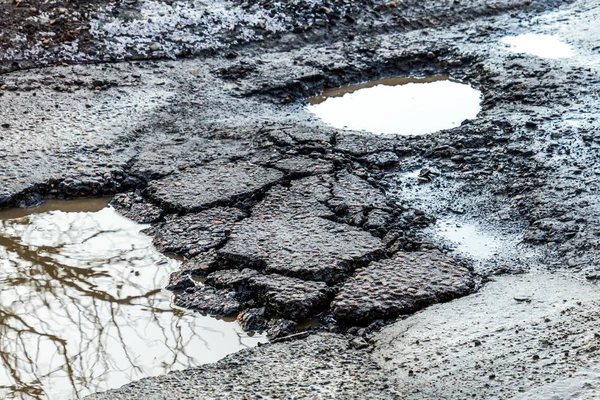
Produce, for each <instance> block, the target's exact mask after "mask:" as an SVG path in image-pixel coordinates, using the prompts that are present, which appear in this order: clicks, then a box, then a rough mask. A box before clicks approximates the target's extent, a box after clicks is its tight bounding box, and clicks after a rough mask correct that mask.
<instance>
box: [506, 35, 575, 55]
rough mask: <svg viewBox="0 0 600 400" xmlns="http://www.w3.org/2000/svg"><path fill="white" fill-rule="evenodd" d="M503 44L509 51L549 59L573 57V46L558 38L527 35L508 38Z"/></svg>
mask: <svg viewBox="0 0 600 400" xmlns="http://www.w3.org/2000/svg"><path fill="white" fill-rule="evenodd" d="M502 43H504V44H505V45H506V46H507V49H508V50H509V51H512V52H514V53H524V54H530V55H533V56H537V57H541V58H549V59H559V58H570V57H573V55H574V54H573V50H572V49H571V46H569V45H568V44H566V43H564V42H562V41H561V40H560V39H559V38H558V37H557V36H552V35H540V34H536V33H527V34H524V35H518V36H507V37H505V38H503V39H502Z"/></svg>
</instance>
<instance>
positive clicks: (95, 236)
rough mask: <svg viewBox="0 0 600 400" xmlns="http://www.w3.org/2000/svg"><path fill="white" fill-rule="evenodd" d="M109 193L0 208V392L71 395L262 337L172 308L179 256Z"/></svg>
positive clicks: (189, 363) (209, 358)
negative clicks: (126, 214) (157, 243)
mask: <svg viewBox="0 0 600 400" xmlns="http://www.w3.org/2000/svg"><path fill="white" fill-rule="evenodd" d="M108 200H109V199H97V200H96V199H90V200H84V201H70V202H68V201H50V202H47V203H45V204H44V205H43V206H42V207H39V208H32V209H27V210H20V209H18V210H14V209H9V210H6V211H2V212H0V220H1V221H0V227H1V229H0V252H1V253H2V254H1V257H2V277H1V279H0V280H1V281H2V295H1V299H2V300H1V303H2V304H1V307H0V308H1V312H0V314H1V316H2V318H1V321H0V326H1V330H2V335H1V339H0V348H1V349H2V357H1V359H2V360H3V361H2V364H1V365H0V370H1V371H2V372H1V373H0V376H2V378H1V379H0V396H2V397H6V398H15V399H16V398H24V399H29V398H39V399H55V398H79V397H81V396H84V395H86V394H89V393H93V392H96V391H101V390H107V389H110V388H115V387H119V386H121V385H123V384H125V383H128V382H131V381H132V380H135V379H140V378H142V377H145V376H154V375H158V374H162V373H166V372H169V371H174V370H179V369H184V368H190V367H194V366H198V365H201V364H205V363H209V362H214V361H216V360H218V359H220V358H222V357H224V356H225V355H227V354H230V353H232V352H235V351H238V350H240V349H243V348H248V347H251V346H254V345H256V344H257V343H260V342H263V341H264V337H262V336H261V335H255V336H254V337H249V336H247V335H246V334H244V333H243V332H242V331H241V328H240V327H239V326H238V325H237V323H236V322H226V321H223V320H216V319H213V318H210V317H202V316H199V315H192V314H191V313H190V312H186V311H183V310H181V309H178V308H176V307H174V306H172V305H171V297H172V295H171V294H170V292H167V291H165V290H161V289H162V287H163V286H164V285H165V283H166V282H167V280H168V276H169V274H170V273H171V272H172V271H174V270H176V269H177V268H178V264H179V262H178V261H176V260H173V259H169V258H166V257H165V256H163V255H161V254H160V253H158V252H157V251H156V250H154V248H153V247H152V245H151V241H150V238H148V237H147V236H145V235H143V234H141V233H139V231H140V229H141V228H142V227H143V226H140V225H137V224H135V223H133V222H131V221H129V220H127V219H125V218H123V217H121V216H119V215H118V214H117V213H115V211H114V210H112V209H111V208H108V207H107V203H108Z"/></svg>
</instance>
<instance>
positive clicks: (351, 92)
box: [308, 76, 481, 135]
mask: <svg viewBox="0 0 600 400" xmlns="http://www.w3.org/2000/svg"><path fill="white" fill-rule="evenodd" d="M480 102H481V93H480V92H479V91H478V90H476V89H474V88H472V87H471V86H469V85H467V84H464V83H460V82H457V81H455V80H451V79H449V78H448V77H447V76H433V77H429V78H390V79H381V80H377V81H371V82H367V83H364V84H360V85H351V86H345V87H342V88H337V89H330V90H326V91H325V92H323V94H322V95H320V96H317V97H314V98H311V99H309V103H310V104H309V106H308V108H309V110H310V111H311V112H313V113H314V114H315V115H316V116H318V117H319V118H321V119H322V120H323V121H324V122H326V123H327V124H329V125H332V126H333V127H335V128H338V129H349V130H358V131H367V132H371V133H374V134H399V135H425V134H428V133H433V132H437V131H439V130H442V129H450V128H454V127H457V126H459V125H460V124H461V123H462V122H463V121H464V120H466V119H473V118H476V117H477V114H478V113H479V111H480V110H481V106H480Z"/></svg>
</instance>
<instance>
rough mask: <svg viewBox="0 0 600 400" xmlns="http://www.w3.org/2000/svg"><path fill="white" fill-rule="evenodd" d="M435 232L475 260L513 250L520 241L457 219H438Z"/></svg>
mask: <svg viewBox="0 0 600 400" xmlns="http://www.w3.org/2000/svg"><path fill="white" fill-rule="evenodd" d="M435 233H436V234H437V235H438V236H440V237H441V238H443V239H445V240H448V241H449V242H452V243H453V244H454V245H455V246H456V247H455V251H457V252H459V253H462V254H465V255H467V256H469V257H471V258H473V259H475V260H487V259H490V258H492V257H495V256H497V255H498V254H500V253H506V252H508V251H511V250H513V249H514V248H515V246H516V245H517V244H518V242H519V240H518V238H517V237H516V236H512V235H500V234H493V233H491V232H489V231H488V230H485V229H482V227H480V226H477V225H476V224H472V223H465V222H459V221H457V220H455V219H446V220H440V221H438V223H437V224H436V227H435Z"/></svg>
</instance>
